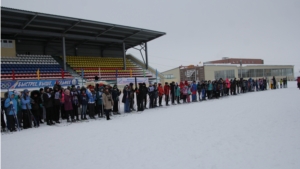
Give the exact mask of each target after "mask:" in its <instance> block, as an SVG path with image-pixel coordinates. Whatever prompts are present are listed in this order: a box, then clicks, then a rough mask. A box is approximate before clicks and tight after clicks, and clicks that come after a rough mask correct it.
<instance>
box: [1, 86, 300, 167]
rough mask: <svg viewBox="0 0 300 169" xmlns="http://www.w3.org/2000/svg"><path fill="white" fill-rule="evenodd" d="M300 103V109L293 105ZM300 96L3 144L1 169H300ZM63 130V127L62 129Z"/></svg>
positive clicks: (116, 121) (279, 93) (243, 99)
mask: <svg viewBox="0 0 300 169" xmlns="http://www.w3.org/2000/svg"><path fill="white" fill-rule="evenodd" d="M297 100H298V101H297ZM299 100H300V90H299V89H297V88H296V83H295V82H291V83H289V88H287V89H277V90H268V91H263V92H253V93H246V94H241V95H238V96H229V97H226V98H220V99H219V100H210V101H205V102H197V103H190V104H184V105H176V106H170V107H167V108H157V109H151V110H146V111H144V112H143V113H141V114H138V113H130V114H122V115H120V116H113V117H112V120H111V121H106V120H104V119H101V120H94V121H92V120H90V122H82V123H76V124H71V125H69V126H63V125H64V124H61V125H60V127H58V126H46V125H42V126H41V127H40V128H37V129H36V128H33V129H27V130H22V131H21V132H14V133H13V134H6V135H2V137H1V141H2V143H1V146H2V150H1V167H2V168H3V169H18V168H20V169H84V168H91V169H93V168H106V169H120V168H123V169H127V168H128V169H169V168H170V169H177V168H178V169H200V168H201V169H206V168H209V169H235V168H236V169H248V168H249V169H250V168H255V169H269V168H272V169H299V168H300V107H299V106H300V105H299ZM64 122H65V121H64Z"/></svg>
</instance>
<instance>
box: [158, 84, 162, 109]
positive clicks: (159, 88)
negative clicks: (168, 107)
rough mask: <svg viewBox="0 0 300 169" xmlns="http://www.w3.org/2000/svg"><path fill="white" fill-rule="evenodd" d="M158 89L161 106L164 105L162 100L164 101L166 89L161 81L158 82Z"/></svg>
mask: <svg viewBox="0 0 300 169" xmlns="http://www.w3.org/2000/svg"><path fill="white" fill-rule="evenodd" d="M157 89H158V98H159V100H158V103H159V106H162V104H161V101H162V97H163V95H164V89H163V87H162V86H161V83H158V88H157Z"/></svg>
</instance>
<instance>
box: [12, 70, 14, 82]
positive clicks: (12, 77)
mask: <svg viewBox="0 0 300 169" xmlns="http://www.w3.org/2000/svg"><path fill="white" fill-rule="evenodd" d="M12 80H15V70H14V69H13V70H12Z"/></svg>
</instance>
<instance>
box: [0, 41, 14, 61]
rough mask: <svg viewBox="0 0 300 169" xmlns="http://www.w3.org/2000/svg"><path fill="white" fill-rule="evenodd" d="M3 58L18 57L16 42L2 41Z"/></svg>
mask: <svg viewBox="0 0 300 169" xmlns="http://www.w3.org/2000/svg"><path fill="white" fill-rule="evenodd" d="M1 56H9V57H16V56H17V54H16V43H15V40H9V39H2V40H1Z"/></svg>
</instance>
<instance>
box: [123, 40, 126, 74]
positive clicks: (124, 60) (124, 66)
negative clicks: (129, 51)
mask: <svg viewBox="0 0 300 169" xmlns="http://www.w3.org/2000/svg"><path fill="white" fill-rule="evenodd" d="M123 69H124V70H126V50H125V43H124V42H123Z"/></svg>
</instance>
